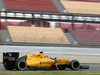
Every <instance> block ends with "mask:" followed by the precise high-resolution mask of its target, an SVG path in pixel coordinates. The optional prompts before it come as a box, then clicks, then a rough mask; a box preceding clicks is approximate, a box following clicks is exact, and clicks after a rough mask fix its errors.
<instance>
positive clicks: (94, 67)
mask: <svg viewBox="0 0 100 75" xmlns="http://www.w3.org/2000/svg"><path fill="white" fill-rule="evenodd" d="M0 71H8V70H6V69H5V68H4V67H3V64H0ZM13 71H16V70H13ZM31 71H36V70H31ZM37 71H45V70H37ZM46 71H47V70H46ZM49 71H54V70H49ZM57 71H60V70H57ZM61 71H62V70H61ZM63 71H71V70H70V69H66V70H63ZM79 71H100V65H89V69H80V70H79Z"/></svg>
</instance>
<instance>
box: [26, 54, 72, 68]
mask: <svg viewBox="0 0 100 75" xmlns="http://www.w3.org/2000/svg"><path fill="white" fill-rule="evenodd" d="M43 56H44V54H43V53H31V54H28V55H27V59H26V63H27V66H29V67H52V66H53V65H55V61H56V60H57V65H69V62H70V60H68V59H56V60H55V59H50V58H43Z"/></svg>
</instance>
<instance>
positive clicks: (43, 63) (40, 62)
mask: <svg viewBox="0 0 100 75" xmlns="http://www.w3.org/2000/svg"><path fill="white" fill-rule="evenodd" d="M40 64H53V62H40Z"/></svg>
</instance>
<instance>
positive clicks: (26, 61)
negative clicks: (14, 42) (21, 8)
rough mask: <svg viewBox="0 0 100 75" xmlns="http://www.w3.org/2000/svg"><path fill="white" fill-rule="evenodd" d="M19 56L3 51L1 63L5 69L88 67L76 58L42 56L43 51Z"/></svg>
mask: <svg viewBox="0 0 100 75" xmlns="http://www.w3.org/2000/svg"><path fill="white" fill-rule="evenodd" d="M18 57H19V53H15V52H7V53H3V65H4V67H5V69H7V70H13V69H17V70H26V69H50V70H65V69H66V68H70V69H71V70H79V69H89V66H86V65H84V66H82V65H80V63H79V61H78V60H72V61H70V60H69V59H57V58H51V57H50V58H49V57H48V56H44V54H43V52H40V53H30V54H27V55H25V56H23V57H20V58H18Z"/></svg>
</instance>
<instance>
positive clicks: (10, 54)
mask: <svg viewBox="0 0 100 75" xmlns="http://www.w3.org/2000/svg"><path fill="white" fill-rule="evenodd" d="M18 57H19V53H18V52H6V53H3V61H4V60H8V61H16V59H17V58H18Z"/></svg>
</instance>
